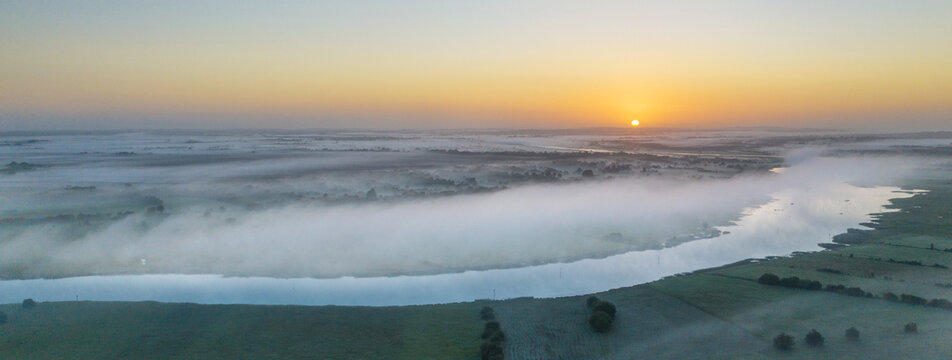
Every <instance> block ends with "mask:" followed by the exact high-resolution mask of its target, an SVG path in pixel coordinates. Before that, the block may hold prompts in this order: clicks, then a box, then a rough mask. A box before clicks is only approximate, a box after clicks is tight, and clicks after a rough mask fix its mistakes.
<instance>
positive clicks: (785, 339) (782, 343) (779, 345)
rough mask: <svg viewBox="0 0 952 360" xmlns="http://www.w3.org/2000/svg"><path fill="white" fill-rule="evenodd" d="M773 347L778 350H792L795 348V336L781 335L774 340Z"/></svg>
mask: <svg viewBox="0 0 952 360" xmlns="http://www.w3.org/2000/svg"><path fill="white" fill-rule="evenodd" d="M773 347H774V348H776V349H777V350H784V351H786V350H790V349H792V348H793V336H790V335H787V333H780V335H777V337H775V338H774V339H773Z"/></svg>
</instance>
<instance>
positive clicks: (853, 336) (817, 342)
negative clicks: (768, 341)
mask: <svg viewBox="0 0 952 360" xmlns="http://www.w3.org/2000/svg"><path fill="white" fill-rule="evenodd" d="M846 338H847V339H850V340H851V341H855V340H859V330H856V328H849V329H846ZM825 340H826V339H825V338H823V335H821V334H820V332H819V331H816V329H812V330H810V332H808V333H807V335H806V336H804V337H803V342H805V343H806V344H807V345H810V346H814V347H816V346H822V345H823V342H824V341H825ZM794 343H795V342H794V340H793V336H791V335H789V334H787V333H780V335H777V337H775V338H774V339H773V346H774V348H776V349H777V350H784V351H786V350H791V349H793V345H794Z"/></svg>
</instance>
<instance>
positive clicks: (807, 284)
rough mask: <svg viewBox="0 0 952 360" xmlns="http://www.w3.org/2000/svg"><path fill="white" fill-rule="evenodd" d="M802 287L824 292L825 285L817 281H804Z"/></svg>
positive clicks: (801, 283)
mask: <svg viewBox="0 0 952 360" xmlns="http://www.w3.org/2000/svg"><path fill="white" fill-rule="evenodd" d="M800 287H802V288H804V289H807V290H822V289H823V284H821V283H820V282H819V281H816V280H803V281H801V282H800Z"/></svg>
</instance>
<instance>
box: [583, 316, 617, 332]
mask: <svg viewBox="0 0 952 360" xmlns="http://www.w3.org/2000/svg"><path fill="white" fill-rule="evenodd" d="M588 324H589V325H590V326H591V327H592V330H595V332H597V333H606V332H608V330H611V328H612V317H611V316H610V315H608V314H606V313H605V312H603V311H595V312H592V315H591V316H589V317H588Z"/></svg>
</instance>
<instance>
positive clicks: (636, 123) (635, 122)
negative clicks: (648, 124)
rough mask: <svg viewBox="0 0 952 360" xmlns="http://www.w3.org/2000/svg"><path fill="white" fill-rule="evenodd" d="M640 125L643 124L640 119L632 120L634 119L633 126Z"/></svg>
mask: <svg viewBox="0 0 952 360" xmlns="http://www.w3.org/2000/svg"><path fill="white" fill-rule="evenodd" d="M638 125H641V122H640V121H638V120H632V121H631V126H638Z"/></svg>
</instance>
